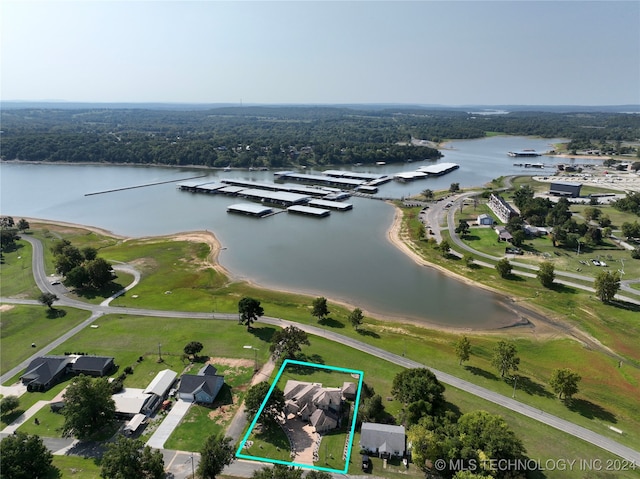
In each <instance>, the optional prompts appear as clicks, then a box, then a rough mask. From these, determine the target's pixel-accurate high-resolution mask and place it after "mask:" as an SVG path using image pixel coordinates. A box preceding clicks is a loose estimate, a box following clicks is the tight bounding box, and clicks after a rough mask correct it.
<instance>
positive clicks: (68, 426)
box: [62, 375, 116, 439]
mask: <svg viewBox="0 0 640 479" xmlns="http://www.w3.org/2000/svg"><path fill="white" fill-rule="evenodd" d="M64 402H65V406H64V408H63V409H62V414H63V415H64V426H63V427H62V431H63V433H65V434H74V435H75V436H76V437H77V438H78V439H86V438H88V437H90V436H91V435H92V434H94V433H95V432H97V431H99V430H100V429H101V428H102V427H104V426H106V425H108V424H110V423H111V421H112V420H113V417H114V415H115V412H116V406H115V403H114V402H113V399H112V398H111V385H110V384H109V381H108V378H98V379H91V378H89V377H87V376H83V375H80V376H78V377H77V378H75V379H74V380H73V382H72V383H71V384H70V385H69V386H68V387H67V390H66V392H65V393H64Z"/></svg>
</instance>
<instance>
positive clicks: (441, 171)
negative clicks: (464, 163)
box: [393, 163, 460, 181]
mask: <svg viewBox="0 0 640 479" xmlns="http://www.w3.org/2000/svg"><path fill="white" fill-rule="evenodd" d="M458 168H460V165H458V164H457V163H438V164H435V165H429V166H421V167H420V168H418V169H417V170H416V171H406V172H401V173H397V174H395V175H393V178H394V179H395V180H398V181H413V180H421V179H423V178H428V177H429V176H442V175H446V174H447V173H451V172H452V171H454V170H457V169H458Z"/></svg>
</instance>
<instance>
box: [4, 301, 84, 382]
mask: <svg viewBox="0 0 640 479" xmlns="http://www.w3.org/2000/svg"><path fill="white" fill-rule="evenodd" d="M4 307H5V308H6V309H5V310H4V311H3V312H2V321H1V322H0V339H1V340H2V348H1V349H0V363H1V365H0V373H2V374H4V373H5V372H7V371H8V370H9V369H11V368H13V367H15V366H16V365H17V364H19V363H20V362H21V361H24V360H25V359H27V358H28V357H29V356H31V355H32V354H33V353H34V351H35V349H34V348H32V347H31V343H35V344H36V347H42V346H44V345H46V344H48V343H50V342H51V341H53V340H54V339H56V338H57V337H59V336H60V335H61V334H63V333H65V332H67V331H68V330H70V329H72V328H73V327H75V326H77V325H78V324H80V323H81V322H82V321H84V320H86V319H87V318H88V317H89V313H88V312H87V311H83V310H80V309H74V308H69V307H64V308H62V307H56V306H55V304H54V310H53V311H51V310H49V309H48V308H47V307H45V306H28V305H4Z"/></svg>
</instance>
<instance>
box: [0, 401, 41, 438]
mask: <svg viewBox="0 0 640 479" xmlns="http://www.w3.org/2000/svg"><path fill="white" fill-rule="evenodd" d="M47 404H49V401H38V402H37V403H35V404H34V405H33V406H31V407H30V408H29V409H27V410H26V411H25V412H24V413H22V414H21V415H20V416H19V417H18V418H17V419H16V420H15V421H13V422H12V423H11V424H9V425H8V426H7V427H5V428H4V429H3V430H2V432H3V433H5V434H13V433H14V432H15V431H16V430H17V429H18V428H19V427H20V426H22V425H23V424H24V423H25V422H27V421H28V420H29V419H30V418H32V417H33V416H34V415H35V414H36V413H37V412H38V411H39V410H40V409H42V408H43V407H45V406H46V405H47Z"/></svg>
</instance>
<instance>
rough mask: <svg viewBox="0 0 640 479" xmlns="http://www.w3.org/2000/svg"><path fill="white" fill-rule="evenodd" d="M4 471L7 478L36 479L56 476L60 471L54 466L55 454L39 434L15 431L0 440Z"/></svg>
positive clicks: (3, 476)
mask: <svg viewBox="0 0 640 479" xmlns="http://www.w3.org/2000/svg"><path fill="white" fill-rule="evenodd" d="M0 452H1V453H2V472H1V474H0V476H1V477H2V478H7V479H34V478H45V477H52V476H55V474H56V473H59V471H58V469H57V468H56V467H55V466H53V454H51V452H50V451H49V450H48V449H47V447H46V446H45V445H44V443H43V442H42V439H41V438H40V437H39V436H30V435H28V434H25V433H23V432H19V431H17V432H15V433H14V434H12V435H9V436H7V437H5V438H4V439H3V440H2V442H0Z"/></svg>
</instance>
